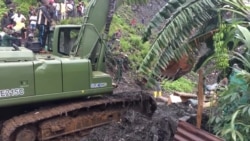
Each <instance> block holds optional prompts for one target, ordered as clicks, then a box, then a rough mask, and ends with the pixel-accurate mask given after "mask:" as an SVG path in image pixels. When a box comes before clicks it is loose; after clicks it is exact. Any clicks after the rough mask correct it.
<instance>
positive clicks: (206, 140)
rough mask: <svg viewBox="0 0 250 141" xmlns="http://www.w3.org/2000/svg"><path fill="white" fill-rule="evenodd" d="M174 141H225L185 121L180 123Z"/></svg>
mask: <svg viewBox="0 0 250 141" xmlns="http://www.w3.org/2000/svg"><path fill="white" fill-rule="evenodd" d="M174 141H224V140H223V139H221V138H218V137H216V136H215V135H213V134H211V133H209V132H206V131H204V130H202V129H199V128H197V127H195V126H193V125H191V124H189V123H187V122H185V121H181V120H180V121H179V123H178V127H177V131H176V133H175V136H174Z"/></svg>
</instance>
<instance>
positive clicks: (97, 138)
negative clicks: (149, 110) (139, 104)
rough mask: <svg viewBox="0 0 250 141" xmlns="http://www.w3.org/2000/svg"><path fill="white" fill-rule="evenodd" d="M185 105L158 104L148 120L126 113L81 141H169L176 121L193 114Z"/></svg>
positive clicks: (138, 115) (192, 110)
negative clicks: (118, 120) (117, 120)
mask: <svg viewBox="0 0 250 141" xmlns="http://www.w3.org/2000/svg"><path fill="white" fill-rule="evenodd" d="M187 107H188V106H187V105H185V104H172V105H170V106H167V105H166V104H164V103H158V108H157V110H156V112H155V114H154V115H153V116H152V117H151V118H148V117H146V116H144V115H142V114H140V113H137V112H134V111H127V112H126V113H125V114H124V116H123V118H122V119H121V121H120V122H114V123H112V124H110V125H107V126H104V127H101V128H97V129H94V130H93V131H92V132H91V133H90V135H89V136H86V137H84V138H83V139H82V140H81V141H171V140H172V139H173V137H174V133H175V131H176V127H177V124H178V119H179V118H180V117H183V116H190V115H191V114H192V113H193V114H194V113H195V110H194V109H192V108H187Z"/></svg>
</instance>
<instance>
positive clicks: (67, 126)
mask: <svg viewBox="0 0 250 141" xmlns="http://www.w3.org/2000/svg"><path fill="white" fill-rule="evenodd" d="M128 108H131V109H134V110H137V111H140V112H142V113H144V114H146V115H148V116H150V115H152V114H153V113H154V111H155V109H156V103H155V101H154V99H153V98H152V97H151V96H150V95H148V94H143V93H142V92H136V93H132V94H116V95H111V96H107V97H100V98H92V99H88V100H78V101H76V102H71V103H67V104H61V105H58V106H54V107H48V108H43V109H41V110H37V111H34V112H30V113H27V114H23V115H19V116H16V117H13V118H11V119H9V120H7V121H5V122H4V123H3V127H2V130H1V138H2V141H24V140H25V141H35V140H39V141H45V140H50V139H53V138H57V137H61V136H64V135H70V134H73V133H76V132H79V131H86V133H87V132H88V131H89V130H91V129H93V128H96V127H99V126H102V125H104V124H108V123H110V122H111V121H114V120H115V121H117V120H119V119H120V116H121V114H122V113H123V112H124V111H125V110H127V109H128Z"/></svg>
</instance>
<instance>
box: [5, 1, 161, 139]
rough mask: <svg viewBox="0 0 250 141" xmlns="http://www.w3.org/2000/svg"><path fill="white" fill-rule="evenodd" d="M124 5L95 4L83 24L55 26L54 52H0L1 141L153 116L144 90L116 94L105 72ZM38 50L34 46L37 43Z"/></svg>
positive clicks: (50, 136)
mask: <svg viewBox="0 0 250 141" xmlns="http://www.w3.org/2000/svg"><path fill="white" fill-rule="evenodd" d="M122 2H123V1H122V0H117V1H116V0H91V1H90V2H89V6H88V8H87V13H86V16H84V17H83V23H82V24H81V25H55V26H53V28H52V29H51V31H50V33H49V36H48V37H49V38H48V44H47V45H48V48H49V49H50V53H47V54H39V53H34V52H33V51H32V50H30V49H27V48H25V47H22V46H17V45H15V44H13V46H9V47H0V70H1V71H0V79H1V82H0V112H1V116H0V140H1V141H36V140H39V141H45V140H51V139H54V138H58V137H61V136H65V135H70V134H73V133H76V132H79V131H81V132H86V134H87V133H88V132H89V131H90V130H91V129H93V128H96V127H99V126H103V125H105V124H108V123H110V122H112V121H114V120H115V121H117V120H119V119H120V117H121V115H122V113H123V112H124V111H126V110H127V109H128V108H131V109H133V110H138V111H140V112H142V113H144V114H146V115H149V116H150V115H152V114H153V113H154V111H155V109H156V103H155V101H154V99H153V98H152V97H151V95H149V94H147V93H143V92H141V91H137V92H130V93H129V94H128V93H118V94H114V93H113V91H114V89H115V88H114V86H113V85H112V77H111V76H110V75H109V74H108V73H106V71H105V51H106V45H107V35H108V31H109V28H110V23H111V20H112V16H113V14H114V11H115V10H116V9H117V8H118V7H119V5H120V4H121V3H122ZM33 45H34V47H35V46H36V43H34V44H33Z"/></svg>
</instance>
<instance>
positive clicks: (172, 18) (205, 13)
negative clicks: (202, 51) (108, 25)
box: [141, 0, 219, 79]
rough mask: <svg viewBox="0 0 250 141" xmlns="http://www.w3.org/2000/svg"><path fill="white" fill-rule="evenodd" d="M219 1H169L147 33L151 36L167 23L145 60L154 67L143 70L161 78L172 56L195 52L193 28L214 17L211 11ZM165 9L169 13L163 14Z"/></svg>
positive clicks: (177, 56)
mask: <svg viewBox="0 0 250 141" xmlns="http://www.w3.org/2000/svg"><path fill="white" fill-rule="evenodd" d="M218 4H219V1H218V0H186V1H184V0H183V1H177V0H175V1H170V2H169V3H167V4H166V5H165V6H164V7H163V8H162V9H161V11H160V12H159V13H158V14H156V16H155V17H154V18H153V20H152V22H151V24H149V26H148V29H147V32H146V34H145V38H144V39H146V38H147V37H149V36H150V33H151V30H152V29H153V28H156V27H158V26H161V25H162V24H164V27H163V29H162V30H161V32H160V33H159V34H158V36H157V38H156V40H155V41H154V42H153V44H152V47H151V50H150V51H149V52H148V54H147V56H146V57H145V59H144V60H143V62H142V64H141V66H147V67H150V69H148V70H152V71H150V72H144V71H142V73H144V74H145V75H147V76H149V77H156V78H157V79H160V77H161V74H158V73H159V70H163V69H164V68H166V66H167V65H168V63H169V62H170V61H171V60H178V59H180V58H181V56H182V55H183V54H188V53H190V54H191V53H193V52H192V50H191V49H190V48H189V45H188V43H189V39H190V37H191V36H192V34H193V33H192V32H193V30H194V29H197V28H198V29H199V28H201V27H202V26H203V24H204V23H206V22H207V21H209V20H210V19H211V18H212V16H211V15H210V14H209V11H210V10H211V9H213V8H216V7H217V5H218ZM164 12H167V13H168V14H163V13H164ZM159 51H161V52H159ZM156 52H157V53H156ZM149 58H150V60H149ZM152 58H153V59H152ZM151 62H154V63H151ZM148 64H151V65H148ZM155 70H157V71H155Z"/></svg>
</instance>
